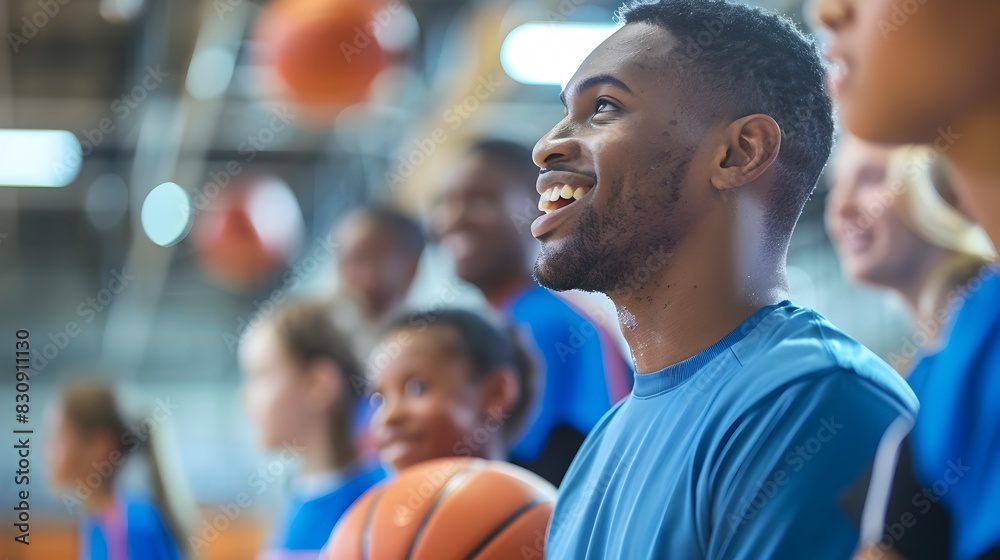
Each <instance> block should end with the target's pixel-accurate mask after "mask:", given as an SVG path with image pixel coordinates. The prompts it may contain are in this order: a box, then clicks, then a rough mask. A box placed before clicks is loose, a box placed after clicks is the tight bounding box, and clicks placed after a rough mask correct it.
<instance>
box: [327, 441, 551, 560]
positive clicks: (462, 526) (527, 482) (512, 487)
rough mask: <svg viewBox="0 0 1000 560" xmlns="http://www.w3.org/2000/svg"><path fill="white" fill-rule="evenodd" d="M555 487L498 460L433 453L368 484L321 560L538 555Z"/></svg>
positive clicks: (480, 559) (488, 559)
mask: <svg viewBox="0 0 1000 560" xmlns="http://www.w3.org/2000/svg"><path fill="white" fill-rule="evenodd" d="M555 496H556V490H555V488H553V487H552V485H551V484H549V483H548V482H546V481H545V480H544V479H542V478H541V477H539V476H537V475H535V474H533V473H531V472H528V471H526V470H524V469H522V468H520V467H516V466H514V465H511V464H509V463H503V462H499V461H485V460H483V459H470V458H466V457H451V458H447V459H436V460H433V461H427V462H426V463H421V464H419V465H416V466H414V467H411V468H409V469H406V470H405V471H403V472H402V473H400V474H399V476H398V477H397V478H396V479H395V480H391V481H389V482H387V483H383V484H381V485H379V486H376V487H374V488H372V489H371V490H369V491H368V492H367V493H366V494H365V495H364V496H362V497H361V499H359V500H358V501H357V502H356V503H355V504H354V505H353V506H352V507H351V509H349V510H348V511H347V513H345V514H344V517H342V518H341V520H340V523H338V524H337V527H336V528H335V529H334V531H333V535H332V536H331V537H330V541H329V542H328V543H327V545H326V548H325V549H324V559H326V560H404V559H412V560H462V559H466V558H468V559H475V560H509V559H511V558H542V557H543V554H544V544H545V529H546V526H547V525H548V522H549V516H550V515H551V514H552V507H553V505H554V500H555Z"/></svg>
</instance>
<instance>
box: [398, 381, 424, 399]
mask: <svg viewBox="0 0 1000 560" xmlns="http://www.w3.org/2000/svg"><path fill="white" fill-rule="evenodd" d="M403 392H405V393H406V394H407V395H408V396H411V397H419V396H421V395H423V394H424V393H426V392H427V383H425V382H423V381H421V380H419V379H410V380H409V381H407V382H406V385H404V386H403Z"/></svg>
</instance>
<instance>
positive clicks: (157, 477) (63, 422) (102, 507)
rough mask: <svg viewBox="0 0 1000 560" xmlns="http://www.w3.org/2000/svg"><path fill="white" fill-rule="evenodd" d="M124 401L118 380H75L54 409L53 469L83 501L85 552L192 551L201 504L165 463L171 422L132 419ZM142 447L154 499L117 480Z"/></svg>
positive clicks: (162, 556) (109, 556)
mask: <svg viewBox="0 0 1000 560" xmlns="http://www.w3.org/2000/svg"><path fill="white" fill-rule="evenodd" d="M119 404H120V403H119V402H118V400H117V399H116V397H115V393H114V391H113V390H112V389H111V387H110V386H108V385H105V384H103V383H97V382H90V383H81V384H77V385H73V386H71V387H69V388H67V389H66V390H65V391H63V392H62V394H61V395H60V396H59V397H58V399H57V400H56V401H55V402H54V403H53V404H52V405H51V406H50V408H49V409H48V411H47V419H46V420H47V423H48V433H49V437H48V438H47V439H46V443H45V458H46V467H47V469H48V474H49V477H50V479H51V481H52V482H53V484H54V486H56V487H57V488H59V489H60V490H62V496H61V501H62V502H63V504H64V505H66V506H67V508H69V509H71V510H76V507H77V506H78V507H79V508H80V510H82V512H83V514H84V517H83V519H82V521H81V523H80V533H79V545H78V546H79V551H80V553H79V557H80V558H81V559H82V560H85V559H90V560H127V559H128V560H139V559H141V560H147V559H148V560H167V559H170V560H173V559H178V558H182V557H185V556H186V553H187V544H188V540H187V538H188V534H189V533H188V529H189V523H190V521H192V519H191V514H193V507H188V503H186V502H185V500H183V497H184V496H186V493H185V492H184V489H183V487H182V486H181V485H179V484H177V482H176V479H175V478H172V477H168V476H167V475H168V469H166V468H165V467H164V465H163V463H162V459H163V458H164V454H163V449H162V448H161V447H162V442H161V441H160V439H159V438H162V433H161V432H162V429H163V427H162V426H156V427H150V426H149V425H144V424H143V423H136V424H130V423H128V422H127V421H126V418H125V417H124V416H123V414H122V413H121V409H120V407H119ZM151 417H152V416H151ZM147 428H148V429H147ZM136 454H144V455H146V459H147V464H148V466H149V469H150V472H149V475H150V479H151V486H152V492H151V494H152V497H151V499H147V498H145V497H140V496H136V495H128V494H125V493H123V492H119V491H118V490H117V489H116V487H115V483H116V481H117V480H118V475H119V473H120V472H121V470H122V468H123V466H124V465H125V463H126V462H127V461H131V460H132V459H131V457H132V456H133V455H136ZM171 474H172V473H171ZM168 481H170V482H169V483H168Z"/></svg>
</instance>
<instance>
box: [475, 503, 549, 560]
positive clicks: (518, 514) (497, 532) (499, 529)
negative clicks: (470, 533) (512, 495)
mask: <svg viewBox="0 0 1000 560" xmlns="http://www.w3.org/2000/svg"><path fill="white" fill-rule="evenodd" d="M542 503H543V502H542V501H541V500H539V499H538V498H532V499H530V500H528V503H526V504H524V505H523V506H521V508H520V509H518V510H517V511H515V512H514V513H512V514H510V516H508V517H507V519H504V520H503V521H502V522H501V523H500V524H499V525H497V526H496V528H494V529H493V531H491V532H490V534H488V535H486V536H485V537H484V538H483V540H481V541H480V542H479V544H478V545H476V546H475V548H473V549H472V552H470V553H469V554H467V555H466V556H465V559H464V560H473V559H474V558H475V557H476V555H477V554H479V553H480V552H482V551H483V549H484V548H486V546H487V545H488V544H490V542H492V541H493V539H495V538H497V536H499V535H500V533H502V532H503V531H504V530H505V529H506V528H507V527H509V526H510V525H511V524H512V523H514V522H515V521H517V519H518V518H520V517H521V516H522V515H524V514H525V513H527V512H529V511H531V510H532V509H534V508H535V506H538V505H541V504H542Z"/></svg>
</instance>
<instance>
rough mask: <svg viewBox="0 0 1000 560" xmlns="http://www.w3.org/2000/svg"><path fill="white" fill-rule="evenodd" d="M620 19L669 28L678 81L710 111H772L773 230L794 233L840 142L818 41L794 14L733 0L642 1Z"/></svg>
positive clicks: (624, 10)
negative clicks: (775, 150)
mask: <svg viewBox="0 0 1000 560" xmlns="http://www.w3.org/2000/svg"><path fill="white" fill-rule="evenodd" d="M617 18H618V19H619V21H620V22H622V23H625V24H629V23H640V22H646V23H651V24H654V25H657V26H659V27H661V28H663V29H665V30H667V31H668V32H669V33H670V34H671V35H672V36H673V37H674V38H675V39H676V40H677V41H678V46H677V47H676V48H675V49H674V51H673V52H672V53H671V58H672V64H671V66H672V68H670V69H669V70H671V71H676V72H680V73H681V74H682V76H681V77H682V79H678V80H677V83H678V84H680V87H683V88H687V90H686V93H690V97H691V98H693V99H701V100H703V101H704V105H703V106H702V107H701V109H702V110H703V111H705V112H706V114H713V115H718V114H719V113H722V115H723V116H731V117H733V118H740V117H743V116H746V115H751V114H756V113H761V114H765V115H769V116H770V117H771V118H773V119H774V120H775V122H777V123H778V126H779V128H780V129H781V150H780V152H779V154H778V157H777V159H776V160H775V162H776V165H777V168H776V171H777V175H778V178H777V181H776V184H775V188H774V190H773V193H772V194H773V196H772V204H771V207H770V208H769V211H768V215H767V219H768V222H769V223H770V224H771V225H772V226H773V227H772V228H771V231H772V232H777V233H782V234H790V233H791V231H792V229H793V228H794V227H795V223H796V221H798V218H799V215H800V214H801V213H802V208H803V207H804V206H805V203H806V201H807V200H808V199H809V196H810V194H812V192H813V189H815V187H816V183H817V181H818V180H819V177H820V175H821V174H822V172H823V168H824V166H825V165H826V162H827V160H828V159H829V158H830V151H831V149H832V147H833V138H834V130H835V128H834V115H833V112H834V107H833V100H832V99H831V98H830V94H829V93H828V91H827V89H826V66H825V65H824V63H823V60H822V57H821V56H820V54H819V50H818V48H817V46H816V42H815V40H813V39H812V38H811V37H807V36H806V35H804V34H803V33H802V32H801V31H799V29H798V28H797V27H796V25H795V24H794V23H793V22H792V21H791V20H790V19H788V18H786V17H784V16H782V15H780V14H778V13H776V12H773V11H770V10H765V9H763V8H759V7H753V6H746V5H743V4H736V3H733V2H729V1H726V0H655V1H648V0H646V1H642V0H636V1H631V2H628V3H626V4H625V5H624V6H622V7H621V8H620V9H619V11H618V14H617Z"/></svg>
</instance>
